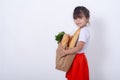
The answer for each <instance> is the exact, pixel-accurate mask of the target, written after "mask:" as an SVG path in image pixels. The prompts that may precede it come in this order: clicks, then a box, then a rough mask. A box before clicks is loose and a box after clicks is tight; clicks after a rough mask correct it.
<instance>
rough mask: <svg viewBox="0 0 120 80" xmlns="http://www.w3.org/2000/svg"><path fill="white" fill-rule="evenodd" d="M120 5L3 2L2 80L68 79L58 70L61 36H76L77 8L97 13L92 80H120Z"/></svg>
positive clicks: (108, 1) (115, 0)
mask: <svg viewBox="0 0 120 80" xmlns="http://www.w3.org/2000/svg"><path fill="white" fill-rule="evenodd" d="M119 4H120V1H119V0H99V1H98V0H59V1H58V0H0V80H66V79H65V77H64V76H65V73H64V72H61V71H58V70H56V69H55V49H56V47H57V44H56V41H55V34H57V33H58V32H60V31H65V32H67V33H72V32H73V31H74V30H75V24H74V22H73V19H72V12H73V9H74V8H75V7H76V6H78V5H84V6H86V7H87V8H88V9H89V10H90V12H91V19H90V25H91V27H90V32H91V41H90V45H89V48H88V52H87V53H86V55H87V58H88V62H89V68H90V78H91V80H120V76H119V74H120V62H119V61H120V42H119V41H120V36H119V34H120V31H119V30H120V26H119V23H120V22H119V19H120V10H119V7H120V5H119Z"/></svg>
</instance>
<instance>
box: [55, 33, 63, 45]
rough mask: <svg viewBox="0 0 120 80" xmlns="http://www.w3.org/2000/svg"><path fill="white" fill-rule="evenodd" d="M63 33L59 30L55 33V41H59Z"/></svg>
mask: <svg viewBox="0 0 120 80" xmlns="http://www.w3.org/2000/svg"><path fill="white" fill-rule="evenodd" d="M64 34H65V32H64V31H62V32H59V33H58V34H57V35H55V40H56V41H57V43H59V42H60V41H61V40H62V38H63V35H64Z"/></svg>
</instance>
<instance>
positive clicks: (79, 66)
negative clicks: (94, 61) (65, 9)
mask: <svg viewBox="0 0 120 80" xmlns="http://www.w3.org/2000/svg"><path fill="white" fill-rule="evenodd" d="M89 18H90V15H89V10H88V9H87V8H86V7H84V6H78V7H76V8H75V9H74V12H73V19H74V22H75V24H76V25H77V26H78V27H80V35H79V38H78V42H77V45H76V47H75V48H73V49H69V50H63V52H64V54H63V56H65V55H70V54H76V56H75V58H74V60H73V63H72V65H71V68H70V69H69V70H68V72H67V73H66V78H67V79H68V80H89V69H88V63H87V59H86V56H85V52H86V48H87V45H88V42H89V38H90V33H89V30H88V23H89Z"/></svg>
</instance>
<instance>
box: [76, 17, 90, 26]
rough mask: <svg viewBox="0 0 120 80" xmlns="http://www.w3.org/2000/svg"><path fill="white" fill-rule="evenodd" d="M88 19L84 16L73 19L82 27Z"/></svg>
mask: <svg viewBox="0 0 120 80" xmlns="http://www.w3.org/2000/svg"><path fill="white" fill-rule="evenodd" d="M88 21H89V19H88V18H86V17H85V16H81V17H80V18H76V19H74V22H75V24H76V25H77V26H78V27H80V28H82V27H84V26H85V25H86V24H87V23H88Z"/></svg>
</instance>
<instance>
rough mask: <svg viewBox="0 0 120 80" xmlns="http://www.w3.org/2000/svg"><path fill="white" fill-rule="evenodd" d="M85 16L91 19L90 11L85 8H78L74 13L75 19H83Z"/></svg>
mask: <svg viewBox="0 0 120 80" xmlns="http://www.w3.org/2000/svg"><path fill="white" fill-rule="evenodd" d="M83 15H84V16H85V17H86V18H89V17H90V14H89V10H88V9H87V8H86V7H84V6H77V7H76V8H75V9H74V12H73V19H77V18H82V17H83Z"/></svg>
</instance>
